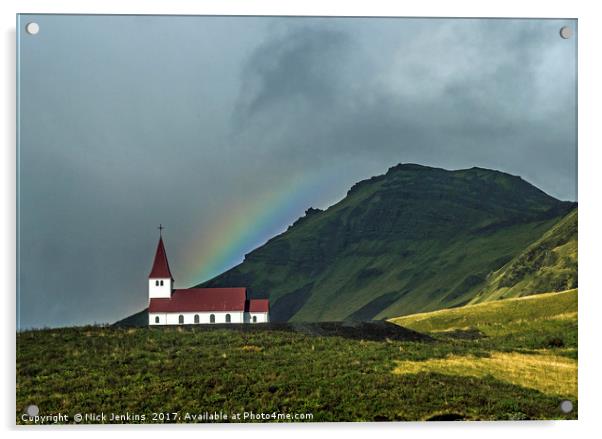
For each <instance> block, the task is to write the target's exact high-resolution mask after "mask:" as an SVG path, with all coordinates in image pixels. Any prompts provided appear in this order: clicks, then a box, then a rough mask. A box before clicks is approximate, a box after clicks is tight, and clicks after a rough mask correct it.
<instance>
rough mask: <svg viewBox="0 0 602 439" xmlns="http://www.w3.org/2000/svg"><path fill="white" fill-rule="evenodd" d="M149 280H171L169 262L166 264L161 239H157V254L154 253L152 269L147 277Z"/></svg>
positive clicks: (165, 254) (165, 255)
mask: <svg viewBox="0 0 602 439" xmlns="http://www.w3.org/2000/svg"><path fill="white" fill-rule="evenodd" d="M148 277H149V279H157V278H159V279H161V278H163V279H166V278H169V279H172V280H173V276H172V275H171V271H169V262H167V253H165V246H163V237H159V245H157V252H156V253H155V262H153V268H152V269H151V272H150V274H149V275H148Z"/></svg>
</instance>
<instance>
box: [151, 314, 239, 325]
mask: <svg viewBox="0 0 602 439" xmlns="http://www.w3.org/2000/svg"><path fill="white" fill-rule="evenodd" d="M211 314H213V315H215V323H226V314H230V323H244V319H243V314H244V313H243V312H241V311H233V312H230V313H226V312H182V313H149V315H148V322H149V325H151V326H154V325H157V323H155V317H157V316H158V317H159V323H158V325H180V324H181V323H179V317H180V315H182V316H184V323H183V324H184V325H194V324H195V323H194V316H195V315H198V316H199V324H210V323H211Z"/></svg>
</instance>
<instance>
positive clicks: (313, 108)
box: [237, 20, 576, 199]
mask: <svg viewBox="0 0 602 439" xmlns="http://www.w3.org/2000/svg"><path fill="white" fill-rule="evenodd" d="M347 24H348V25H345V24H341V23H338V25H336V26H331V25H323V26H315V27H313V28H312V27H307V26H305V27H301V28H295V27H293V28H291V29H289V30H288V32H285V33H284V34H283V35H279V36H278V37H277V38H275V39H273V40H269V41H268V42H267V43H265V44H264V45H262V46H260V47H258V48H257V49H256V51H255V52H254V54H253V55H252V56H251V57H250V58H249V60H248V62H247V63H246V65H245V67H244V69H243V72H244V74H243V77H244V78H245V80H244V81H243V82H242V88H241V90H240V95H239V105H238V108H237V120H239V121H240V125H241V126H242V135H240V137H242V138H243V139H244V142H246V143H260V144H262V147H263V148H265V152H266V153H269V154H275V155H276V156H278V155H280V154H281V153H282V150H283V149H282V145H287V146H288V148H287V149H286V154H287V158H288V157H290V154H291V150H292V151H293V154H294V155H295V156H296V157H297V159H298V160H300V161H301V162H303V161H307V162H314V163H316V162H318V161H319V163H320V164H321V165H322V166H327V165H328V164H330V163H332V162H333V161H338V160H340V159H341V157H344V156H353V157H355V158H357V157H358V156H365V157H366V158H369V159H370V160H375V161H377V162H380V163H379V164H380V165H381V166H386V164H392V163H396V162H399V161H417V162H420V163H427V164H434V165H440V166H447V167H471V166H485V167H491V168H495V169H500V170H505V171H508V172H511V173H514V174H519V175H521V176H523V177H524V178H526V179H528V180H529V181H531V182H533V183H534V184H537V185H538V186H539V187H541V188H542V189H544V190H546V191H548V192H549V193H551V194H552V195H554V196H557V197H560V198H563V199H575V198H576V187H575V184H574V182H575V180H576V173H575V171H576V169H575V168H576V155H575V146H576V145H575V126H574V120H573V117H572V114H574V111H575V96H574V93H573V92H574V88H573V84H574V81H575V77H574V71H573V66H572V65H570V64H569V65H567V64H564V63H559V62H558V59H557V58H555V56H558V57H559V58H560V59H567V56H568V55H569V54H570V53H571V50H572V47H571V46H570V43H568V44H567V42H566V41H565V40H562V39H560V38H558V34H557V29H558V23H554V22H541V21H539V22H529V21H522V20H517V21H514V22H510V23H509V22H504V21H502V20H488V21H480V20H471V21H457V22H450V21H443V20H442V21H431V23H430V25H429V26H425V28H427V29H428V30H429V32H424V31H423V32H418V34H417V35H416V36H414V37H413V38H408V37H407V34H408V32H404V26H396V25H392V23H391V22H389V23H387V26H382V27H381V28H379V29H367V30H366V31H365V32H362V31H361V26H360V32H357V27H355V26H353V24H352V23H347ZM372 30H375V31H379V32H384V33H385V34H386V35H388V36H389V37H390V38H389V40H388V41H387V44H384V45H381V46H377V47H375V46H374V45H371V44H370V43H369V41H370V34H369V32H370V31H372ZM370 51H373V52H374V51H376V52H377V53H378V58H377V59H376V60H374V62H372V63H369V62H365V61H366V60H369V59H370V57H371V54H370ZM349 72H353V73H352V74H349ZM267 129H271V131H272V136H271V138H270V143H268V144H266V136H265V135H264V134H263V133H265V131H266V130H267ZM254 139H256V142H255V141H254ZM316 154H317V155H316ZM379 158H380V159H382V160H379ZM534 163H537V164H538V165H537V166H533V164H534Z"/></svg>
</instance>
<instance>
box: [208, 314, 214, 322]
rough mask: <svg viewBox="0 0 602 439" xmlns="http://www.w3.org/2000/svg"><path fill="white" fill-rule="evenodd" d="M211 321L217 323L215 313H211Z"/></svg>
mask: <svg viewBox="0 0 602 439" xmlns="http://www.w3.org/2000/svg"><path fill="white" fill-rule="evenodd" d="M209 322H211V323H215V314H211V315H210V316H209Z"/></svg>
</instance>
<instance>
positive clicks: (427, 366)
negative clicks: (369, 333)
mask: <svg viewBox="0 0 602 439" xmlns="http://www.w3.org/2000/svg"><path fill="white" fill-rule="evenodd" d="M391 322H393V323H396V324H398V325H401V326H404V327H407V328H412V329H414V330H417V331H423V332H427V333H429V334H431V335H433V336H435V335H436V336H439V337H463V336H464V337H468V338H475V339H478V340H479V341H480V343H481V346H483V347H484V348H486V349H489V350H490V353H489V354H488V355H487V356H485V357H479V356H475V355H474V354H468V355H466V354H457V353H453V354H450V355H448V356H446V357H444V358H436V359H428V360H425V361H413V360H409V361H407V360H406V361H400V362H398V363H397V368H396V370H395V372H396V373H399V374H415V373H420V372H425V373H440V374H445V375H450V376H464V377H468V376H473V377H484V376H492V377H495V378H497V379H500V380H502V381H506V382H510V383H513V384H517V385H520V386H523V387H527V388H532V389H536V390H539V391H541V392H544V393H548V394H554V395H559V396H560V395H565V396H567V397H569V398H574V399H576V398H577V290H569V291H565V292H559V293H547V294H540V295H536V296H529V297H524V298H515V299H506V300H499V301H492V302H487V303H482V304H477V305H468V306H464V307H461V308H455V309H444V310H440V311H434V312H429V313H421V314H415V315H411V316H405V317H399V318H394V319H391ZM544 371H545V372H544Z"/></svg>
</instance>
